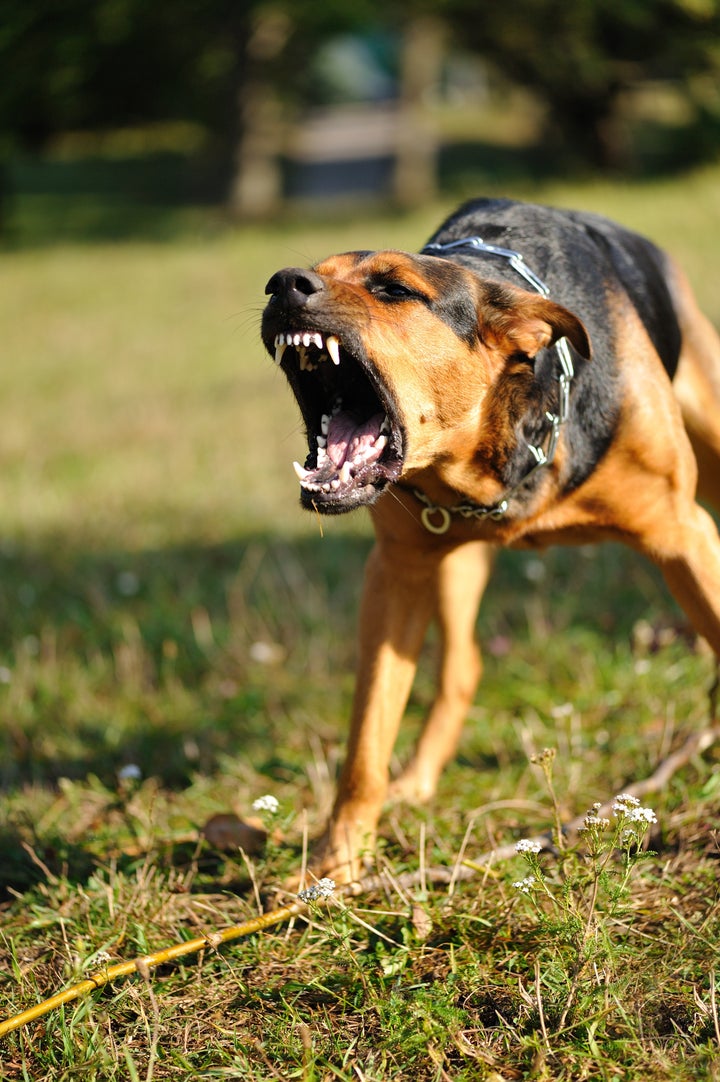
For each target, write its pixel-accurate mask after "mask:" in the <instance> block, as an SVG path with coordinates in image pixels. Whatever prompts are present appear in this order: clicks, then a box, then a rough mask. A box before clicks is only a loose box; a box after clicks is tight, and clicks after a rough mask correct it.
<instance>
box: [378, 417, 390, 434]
mask: <svg viewBox="0 0 720 1082" xmlns="http://www.w3.org/2000/svg"><path fill="white" fill-rule="evenodd" d="M380 431H381V432H389V431H390V421H389V419H388V415H387V413H386V414H385V418H384V420H383V423H382V424H381V425H380Z"/></svg>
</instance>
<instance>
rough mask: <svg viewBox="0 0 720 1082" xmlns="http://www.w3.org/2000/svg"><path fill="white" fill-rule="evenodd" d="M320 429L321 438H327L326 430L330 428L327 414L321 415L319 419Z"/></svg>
mask: <svg viewBox="0 0 720 1082" xmlns="http://www.w3.org/2000/svg"><path fill="white" fill-rule="evenodd" d="M320 428H321V430H322V434H323V436H327V434H328V429H329V428H330V417H329V416H328V414H327V413H323V415H322V417H321V418H320Z"/></svg>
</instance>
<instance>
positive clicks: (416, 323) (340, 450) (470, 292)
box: [262, 251, 590, 514]
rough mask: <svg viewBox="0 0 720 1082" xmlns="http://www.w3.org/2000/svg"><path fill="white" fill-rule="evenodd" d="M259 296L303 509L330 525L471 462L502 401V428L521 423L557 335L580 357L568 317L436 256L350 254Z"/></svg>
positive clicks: (574, 322) (582, 335)
mask: <svg viewBox="0 0 720 1082" xmlns="http://www.w3.org/2000/svg"><path fill="white" fill-rule="evenodd" d="M266 293H268V294H269V295H270V299H269V301H268V304H267V306H266V308H265V312H264V314H263V320H262V337H263V341H264V343H265V346H266V348H267V350H268V351H269V352H270V354H271V355H272V356H274V357H275V360H276V362H277V363H278V364H279V365H280V366H281V367H282V369H283V371H284V372H285V375H286V376H287V378H288V381H289V383H290V386H291V388H292V390H293V392H294V394H295V397H296V399H297V401H298V405H299V407H300V410H301V412H302V415H303V419H304V422H305V427H306V431H307V438H308V446H309V453H308V457H307V460H306V462H305V466H304V467H301V466H299V465H296V470H297V473H298V477H299V479H300V485H301V491H302V501H303V503H304V504H305V505H306V506H308V507H314V508H316V509H317V510H319V511H322V512H324V513H326V514H332V513H340V512H343V511H349V510H352V509H353V508H354V507H358V506H360V505H363V504H369V503H372V502H373V501H374V500H375V499H376V498H377V496H378V495H379V494H380V493H381V492H382V490H383V489H384V488H385V487H386V486H387V485H388V484H390V483H392V482H394V481H397V480H399V479H400V478H401V477H404V476H407V475H409V474H411V473H414V472H416V471H418V470H421V469H427V468H428V467H432V466H436V467H438V468H441V466H442V464H443V463H444V462H449V461H452V460H453V459H455V458H458V457H462V456H464V457H465V458H466V459H467V458H469V457H471V456H475V457H477V453H478V446H479V443H480V442H481V438H482V433H483V427H484V425H485V427H486V421H487V418H488V417H489V416H490V415H491V414H493V413H497V412H498V411H497V409H495V410H493V409H492V408H491V406H492V405H493V402H494V400H495V399H497V398H498V396H499V397H500V398H503V399H504V398H508V402H507V407H508V408H507V409H504V408H503V410H502V411H501V412H502V413H503V414H504V415H506V416H507V424H508V425H510V426H512V425H513V424H515V423H517V419H518V417H519V416H520V415H521V413H522V409H523V407H522V401H521V400H522V399H523V396H526V397H527V396H529V395H530V394H531V393H532V388H531V385H532V382H533V371H532V369H533V365H532V361H533V358H535V357H536V355H537V354H538V353H539V352H540V351H541V350H542V349H543V348H545V347H546V346H549V345H551V344H552V343H553V342H555V341H557V340H558V339H559V338H562V337H567V338H568V339H569V340H570V341H571V342H572V344H573V345H574V346H575V348H576V349H577V350H578V351H579V352H580V353H581V354H582V355H583V356H586V357H587V356H589V353H590V347H589V342H588V337H587V333H586V331H585V328H584V327H583V325H582V323H581V322H580V320H579V319H577V317H576V316H574V315H573V314H572V313H571V312H569V311H568V310H567V309H565V308H562V307H561V306H560V305H558V304H555V303H553V302H552V301H549V300H547V299H546V298H544V297H540V296H538V295H535V294H531V293H528V292H526V291H525V290H522V289H517V288H514V287H512V286H507V285H503V284H500V283H498V282H492V281H485V280H483V279H481V278H479V277H478V276H477V275H475V274H473V273H472V272H471V271H469V270H468V269H466V268H464V267H462V266H459V265H457V264H455V263H453V262H450V261H449V260H446V259H439V258H437V257H435V256H426V255H418V256H416V255H408V254H406V253H404V252H397V251H383V252H349V253H345V254H343V255H337V256H331V257H330V258H329V259H326V260H324V261H323V262H322V263H319V264H317V265H316V266H315V267H314V268H313V269H312V270H302V269H299V268H295V267H290V268H286V269H285V270H281V271H278V273H277V274H274V275H273V277H272V278H271V279H270V281H269V282H268V284H267V287H266ZM496 404H497V403H495V405H496ZM498 423H499V424H500V427H502V426H503V424H504V423H505V422H504V421H503V420H501V421H500V422H498V421H497V420H495V421H493V425H495V426H496V427H497V425H498ZM493 438H494V439H497V435H496V436H494V437H493Z"/></svg>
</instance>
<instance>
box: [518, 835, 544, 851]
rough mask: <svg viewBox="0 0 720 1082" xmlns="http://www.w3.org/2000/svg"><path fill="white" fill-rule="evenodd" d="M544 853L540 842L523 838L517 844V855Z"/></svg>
mask: <svg viewBox="0 0 720 1082" xmlns="http://www.w3.org/2000/svg"><path fill="white" fill-rule="evenodd" d="M541 851H542V845H541V844H540V842H534V841H533V840H532V839H531V838H521V839H520V841H519V842H516V843H515V852H516V853H540V852H541Z"/></svg>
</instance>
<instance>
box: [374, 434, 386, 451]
mask: <svg viewBox="0 0 720 1082" xmlns="http://www.w3.org/2000/svg"><path fill="white" fill-rule="evenodd" d="M386 447H387V436H378V438H377V439H376V440H375V450H376V451H384V450H385V448H386Z"/></svg>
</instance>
